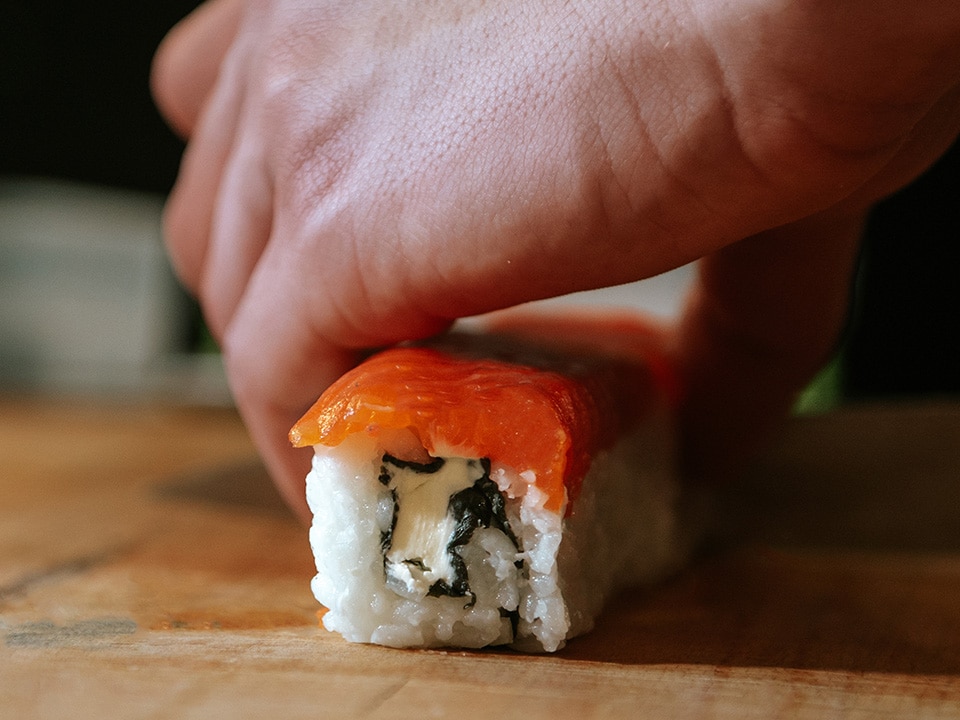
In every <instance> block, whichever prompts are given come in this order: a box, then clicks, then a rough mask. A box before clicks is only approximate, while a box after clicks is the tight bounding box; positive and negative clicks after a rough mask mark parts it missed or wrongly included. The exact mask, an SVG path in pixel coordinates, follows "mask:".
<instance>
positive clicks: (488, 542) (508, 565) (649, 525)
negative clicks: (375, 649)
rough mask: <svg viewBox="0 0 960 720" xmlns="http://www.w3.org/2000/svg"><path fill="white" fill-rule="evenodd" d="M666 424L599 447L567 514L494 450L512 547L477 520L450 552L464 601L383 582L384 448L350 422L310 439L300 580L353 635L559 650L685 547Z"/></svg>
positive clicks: (380, 640) (327, 622)
mask: <svg viewBox="0 0 960 720" xmlns="http://www.w3.org/2000/svg"><path fill="white" fill-rule="evenodd" d="M671 437H672V433H671V432H670V429H669V425H668V424H667V423H666V422H652V421H651V422H646V423H644V424H642V426H641V427H640V428H638V429H637V430H636V431H635V432H634V433H632V434H631V435H630V436H628V437H626V438H625V439H623V440H621V441H620V442H619V443H618V444H617V445H616V446H614V447H613V448H612V449H610V450H608V451H605V452H603V453H601V454H600V455H599V456H598V457H596V458H595V459H594V461H593V463H592V465H591V468H590V472H589V473H588V475H587V477H586V478H585V479H584V483H583V491H582V492H581V493H580V495H579V496H578V497H577V498H576V501H575V502H574V503H573V509H572V512H570V513H569V514H565V513H564V512H563V511H561V513H559V514H558V513H554V512H551V511H549V510H547V509H546V508H545V507H544V503H545V501H546V496H545V495H544V494H543V493H542V492H541V491H540V490H538V489H537V487H536V485H535V478H534V477H533V476H532V473H529V472H525V473H521V474H518V473H516V472H514V471H513V470H512V469H510V468H506V467H502V466H499V465H498V464H497V462H496V459H495V458H494V459H493V460H492V467H491V471H490V479H491V480H493V481H494V482H495V483H496V484H497V486H498V487H499V489H500V491H501V492H502V494H503V496H504V498H505V500H506V515H507V519H508V521H509V524H510V528H511V529H512V531H513V533H514V535H515V536H516V539H517V541H518V544H519V552H518V548H517V547H516V546H515V545H514V544H513V542H512V541H511V540H510V539H509V538H508V537H507V535H506V534H504V533H503V532H502V531H500V530H498V529H495V528H479V529H477V530H476V531H475V532H474V533H473V536H472V537H471V540H470V542H469V543H468V544H467V545H466V546H465V547H464V548H462V550H461V553H460V554H461V557H462V558H463V560H464V562H465V564H466V567H467V572H468V576H469V585H470V590H471V592H472V594H473V596H474V599H475V600H474V599H470V600H469V601H468V599H465V598H464V597H448V596H439V597H432V596H423V597H404V596H403V595H401V594H399V593H398V592H397V591H396V590H395V589H392V588H391V587H389V586H388V582H387V578H386V573H385V570H384V555H383V550H382V548H381V544H380V541H381V533H383V532H386V531H387V530H389V528H390V523H391V520H392V517H393V514H392V513H393V500H392V498H391V496H390V493H389V491H388V490H387V489H386V488H385V487H384V486H383V484H381V483H380V482H379V481H378V472H379V469H380V465H381V459H382V456H383V452H384V449H383V448H380V447H378V446H377V444H376V442H375V440H373V439H372V438H369V437H367V436H362V435H356V436H352V437H350V438H348V439H347V440H346V441H345V442H344V443H342V444H341V445H340V446H338V447H335V448H328V447H325V446H319V445H318V446H317V447H316V448H315V456H314V461H313V468H312V470H311V471H310V473H309V475H308V476H307V501H308V503H309V505H310V509H311V510H312V512H313V514H314V518H313V524H312V527H311V530H310V543H311V546H312V548H313V552H314V556H315V558H316V565H317V575H316V577H315V578H314V580H313V583H312V589H313V593H314V595H315V596H316V598H317V599H318V600H319V601H320V603H321V604H322V605H324V606H325V607H326V608H327V609H328V611H327V612H326V614H325V615H324V616H323V624H324V626H325V627H326V628H327V629H329V630H331V631H335V632H338V633H340V634H342V635H343V636H344V637H345V638H346V639H348V640H351V641H355V642H368V643H376V644H381V645H388V646H393V647H435V646H459V647H473V648H476V647H483V646H487V645H502V644H510V645H512V646H513V647H516V648H518V649H521V650H526V651H548V652H552V651H554V650H557V649H558V648H560V647H562V646H563V644H564V643H565V642H566V640H567V639H569V638H571V637H573V636H575V635H578V634H581V633H583V632H586V631H587V630H589V629H590V628H591V627H592V626H593V624H594V621H595V619H596V617H597V615H598V613H599V612H600V610H601V609H602V606H603V604H604V602H605V601H606V600H607V599H608V598H609V596H610V595H611V593H612V592H613V591H615V590H616V589H619V588H623V587H628V586H633V585H637V584H643V583H649V582H652V581H655V580H657V579H658V578H662V577H663V575H664V574H665V573H667V572H669V571H670V570H671V569H672V568H674V567H675V566H676V565H677V563H678V562H679V561H680V560H681V559H682V557H683V556H684V554H685V550H686V546H687V544H688V543H685V542H684V541H683V538H682V537H681V536H680V533H679V528H678V515H677V503H678V494H679V489H678V486H677V483H676V480H675V474H674V470H673V464H672V457H673V448H672V445H671ZM387 450H389V448H387ZM517 561H522V565H521V567H519V568H518V566H517V565H518V563H517ZM501 609H503V612H502V611H501ZM511 613H512V614H513V617H512V618H511V617H509V615H510V614H511ZM505 615H506V616H505ZM514 625H515V626H516V627H515V629H516V633H515V634H514Z"/></svg>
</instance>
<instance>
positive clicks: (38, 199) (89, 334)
mask: <svg viewBox="0 0 960 720" xmlns="http://www.w3.org/2000/svg"><path fill="white" fill-rule="evenodd" d="M195 5H196V3H194V2H190V1H187V0H170V1H168V2H164V3H120V2H113V1H111V2H96V3H88V2H70V1H69V0H67V1H66V2H51V1H50V0H5V2H4V3H3V7H2V9H0V390H5V391H16V392H23V391H27V392H48V393H53V392H60V393H63V392H66V393H96V394H101V395H114V396H124V397H129V396H153V397H158V396H159V397H162V398H164V399H167V400H174V401H183V402H191V403H214V404H223V403H229V393H228V391H227V389H226V385H225V383H224V381H223V375H222V370H221V368H220V364H219V359H218V356H217V354H216V352H215V348H212V347H211V343H210V341H209V337H208V336H207V335H206V333H205V332H204V328H203V325H202V322H201V320H200V316H199V313H198V311H197V308H196V306H195V305H194V303H193V302H192V301H191V300H190V299H189V298H188V297H187V296H186V295H185V293H183V292H182V290H181V289H180V287H179V286H178V284H177V282H176V280H175V279H174V277H173V275H172V273H171V271H170V268H169V266H168V264H167V260H166V257H165V254H164V250H163V246H162V239H161V235H160V212H161V208H162V204H163V198H164V196H165V195H166V193H167V192H168V191H169V189H170V187H171V185H172V183H173V181H174V178H175V176H176V171H177V166H178V163H179V158H180V154H181V152H182V149H183V148H182V144H181V142H180V141H179V140H178V139H177V138H176V137H175V136H174V135H173V134H172V133H171V132H170V131H169V130H168V129H167V128H166V126H165V125H164V123H163V121H162V120H161V119H160V117H159V115H158V114H157V112H156V110H155V109H154V107H153V103H152V101H151V99H150V95H149V90H148V75H149V67H150V60H151V56H152V54H153V51H154V48H155V47H156V46H157V44H158V43H159V42H160V39H161V38H162V37H163V35H164V34H165V33H166V31H167V30H168V29H169V28H170V27H171V26H172V25H173V24H174V23H175V22H176V21H177V20H179V19H180V18H181V17H183V16H184V15H186V14H187V13H188V12H189V11H190V10H191V9H192V8H193V7H194V6H195ZM958 163H960V149H958V148H957V147H954V149H953V150H952V151H951V152H950V153H949V154H948V155H947V156H946V157H945V158H944V159H943V160H942V161H941V162H940V163H939V164H938V165H937V166H936V167H934V168H933V169H932V170H931V171H930V172H929V173H927V174H926V175H925V176H924V177H923V178H921V179H920V180H919V181H917V182H916V183H915V184H914V185H912V186H911V187H909V188H907V189H906V190H904V191H903V192H901V193H900V194H898V195H897V196H895V197H893V198H890V199H889V200H888V201H886V202H884V203H883V204H882V205H881V206H879V207H878V208H877V209H876V211H875V212H874V213H873V215H872V217H871V220H870V224H869V228H868V238H867V242H866V244H865V247H864V251H863V257H862V262H861V269H860V275H859V280H858V283H857V288H856V292H855V297H854V304H853V311H852V314H851V320H850V326H849V329H848V332H847V335H846V337H845V340H844V343H843V346H842V347H841V348H840V349H839V351H838V354H837V358H836V359H835V361H834V362H833V363H832V364H831V366H830V367H829V368H828V369H827V371H825V373H824V374H823V376H822V377H821V378H820V379H819V380H818V381H817V383H815V384H814V386H813V387H812V389H811V391H810V393H808V406H809V407H811V408H816V407H824V406H829V405H830V404H832V403H834V402H837V401H838V400H844V399H863V398H877V397H883V398H891V397H901V398H902V397H916V396H931V395H951V396H953V395H956V394H957V393H958V392H960V278H958V267H960V263H958V261H960V197H958V195H960V165H958ZM689 272H690V270H689V269H688V268H684V269H681V270H679V271H677V272H675V273H671V274H668V275H666V276H663V277H660V278H654V279H652V280H651V281H646V282H644V283H640V284H637V285H634V286H628V287H623V288H615V289H612V290H610V291H607V292H606V293H604V294H602V295H601V296H600V301H602V302H608V301H612V302H617V303H628V304H637V305H640V306H642V307H645V308H647V309H650V310H652V311H654V312H658V313H662V314H670V313H672V312H674V311H675V309H676V306H677V303H678V302H679V298H680V297H681V295H682V290H683V287H684V285H685V283H686V282H687V279H688V277H689ZM584 300H586V301H593V300H594V298H586V299H584V298H577V301H578V302H580V301H584Z"/></svg>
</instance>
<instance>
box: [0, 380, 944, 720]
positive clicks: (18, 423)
mask: <svg viewBox="0 0 960 720" xmlns="http://www.w3.org/2000/svg"><path fill="white" fill-rule="evenodd" d="M717 514H718V518H719V524H718V533H717V536H716V537H715V539H714V540H713V541H712V542H710V543H709V544H708V545H707V546H706V547H705V548H704V551H703V552H702V553H701V555H700V556H699V557H697V558H696V559H695V561H694V562H693V563H692V564H691V566H690V567H688V568H687V569H685V570H684V571H683V572H681V573H680V574H679V575H677V576H676V577H674V578H671V579H670V580H668V581H667V582H665V583H664V584H663V585H662V586H660V587H657V588H655V589H649V590H644V591H638V592H633V593H625V594H623V595H621V596H620V597H618V598H617V599H616V600H615V601H614V602H613V603H612V604H611V606H610V608H609V609H608V611H607V612H606V613H605V614H604V615H603V617H602V618H601V621H600V623H599V625H598V627H597V628H596V630H595V631H594V632H593V633H591V634H589V635H587V636H585V637H583V638H580V639H577V640H574V641H573V642H571V643H570V644H569V645H568V646H567V648H565V649H564V650H562V651H561V652H559V653H557V654H556V655H553V656H523V655H520V654H517V653H512V652H509V651H482V652H459V651H400V650H391V649H386V648H380V647H372V646H363V645H352V644H348V643H346V642H344V641H343V640H342V639H340V638H339V637H337V636H334V635H331V634H329V633H327V632H326V631H324V630H322V629H320V628H318V627H317V617H316V612H317V609H318V608H317V606H316V603H315V601H314V600H313V598H312V596H311V594H310V590H309V581H310V577H311V575H312V560H311V557H310V552H309V547H308V545H307V538H306V531H305V529H304V528H303V527H301V526H300V525H299V524H298V523H297V521H295V520H294V519H293V517H292V516H291V515H290V514H289V513H288V512H287V511H286V509H285V508H284V507H283V506H282V505H281V503H280V501H279V499H278V497H277V495H276V493H275V492H274V491H273V489H272V487H271V485H270V483H269V481H268V480H267V478H266V476H265V475H264V472H263V470H262V468H261V466H260V465H259V463H258V462H257V460H256V457H255V454H254V451H253V449H252V447H251V445H250V443H249V441H248V439H247V437H246V434H245V432H244V430H243V428H242V426H241V424H240V422H239V421H238V419H237V418H236V416H235V415H234V414H233V413H232V412H230V411H226V410H210V409H196V408H182V407H181V408H170V407H156V406H132V405H124V404H119V403H115V404H84V403H77V402H74V403H61V404H54V403H52V402H49V401H40V400H31V399H11V398H8V399H5V400H0V718H3V719H6V718H48V717H49V718H54V717H56V718H61V717H69V718H128V717H129V718H201V717H202V718H218V717H230V718H246V717H251V718H252V717H265V718H326V717H329V718H430V717H457V718H480V717H484V718H488V717H489V718H494V717H497V718H499V717H523V718H562V717H581V718H619V717H624V718H626V717H630V718H731V719H734V718H736V719H737V720H742V719H744V718H771V717H791V718H818V719H819V718H834V717H836V718H877V717H882V718H887V717H889V718H960V406H958V405H956V404H949V403H945V404H940V405H931V404H925V405H901V406H886V407H860V408H849V409H845V410H843V411H839V412H836V413H833V414H831V415H824V416H818V417H808V418H802V419H798V420H796V421H795V422H793V423H792V424H791V425H790V426H789V427H788V428H787V429H786V431H785V433H784V435H783V437H782V438H781V439H780V440H779V441H778V442H777V443H776V444H775V445H774V447H772V448H771V450H770V451H769V452H768V453H767V454H766V455H765V456H764V457H763V458H761V459H760V460H759V461H758V462H757V464H756V465H755V467H754V468H753V469H752V470H751V472H750V473H749V475H748V476H747V477H746V478H745V479H744V480H743V482H741V483H739V484H738V485H737V486H736V487H733V488H729V489H727V490H726V491H724V493H722V495H721V497H720V498H719V500H718V513H717Z"/></svg>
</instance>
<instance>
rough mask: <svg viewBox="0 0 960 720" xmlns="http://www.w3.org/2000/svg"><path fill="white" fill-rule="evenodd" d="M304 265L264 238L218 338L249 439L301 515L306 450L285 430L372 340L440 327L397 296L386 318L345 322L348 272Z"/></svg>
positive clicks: (392, 339) (348, 299)
mask: <svg viewBox="0 0 960 720" xmlns="http://www.w3.org/2000/svg"><path fill="white" fill-rule="evenodd" d="M281 231H285V229H283V228H276V229H275V232H281ZM311 267H312V268H313V272H312V273H306V274H305V272H304V262H303V258H302V257H301V256H299V255H298V254H296V253H294V252H290V248H289V247H288V246H286V245H284V244H281V243H279V242H274V241H271V242H270V243H268V245H267V247H266V249H265V251H264V253H263V255H262V256H261V257H260V260H259V262H258V263H257V265H256V268H255V269H254V271H253V274H252V275H251V277H250V280H249V283H248V284H247V287H246V290H245V292H244V294H243V297H242V299H241V301H240V303H239V305H238V307H237V310H236V313H235V314H234V315H233V317H232V319H231V320H230V323H229V326H228V328H227V330H226V332H225V335H224V339H223V347H224V358H225V362H226V367H227V373H228V376H229V379H230V384H231V387H232V389H233V392H234V398H235V400H236V402H237V406H238V408H239V410H240V412H241V414H242V416H243V418H244V420H245V422H246V425H247V427H248V429H249V431H250V434H251V437H252V438H253V440H254V442H255V444H256V445H257V448H258V450H259V451H260V453H261V455H262V457H263V459H264V462H265V463H266V465H267V468H268V469H269V471H270V473H271V476H272V477H273V478H274V480H275V482H276V484H277V486H278V487H279V489H280V492H281V494H282V495H283V497H284V499H285V500H286V501H287V502H288V503H289V504H290V506H291V507H292V508H294V510H295V511H296V512H297V513H298V514H299V515H300V516H301V517H303V518H305V519H306V518H309V515H308V512H307V507H306V501H305V498H304V478H305V477H306V472H307V469H308V468H309V458H310V453H309V451H307V450H303V449H301V450H294V449H293V448H292V447H291V446H290V443H289V440H288V432H289V430H290V428H291V427H292V426H293V424H294V423H295V422H296V420H297V419H299V417H300V416H301V415H302V414H303V413H304V412H305V411H306V410H307V409H308V408H309V407H310V405H312V404H313V402H314V401H315V400H316V399H317V397H318V396H319V395H320V393H321V392H322V391H323V390H324V389H325V388H326V387H327V386H328V385H330V384H331V383H332V382H333V381H334V380H336V379H337V378H338V377H340V375H342V374H343V373H344V372H346V371H347V370H348V369H349V368H351V367H352V366H353V365H355V364H356V363H357V361H358V360H359V359H360V357H361V356H362V354H363V353H364V352H365V350H366V348H367V347H369V346H370V345H371V344H372V343H375V342H376V341H377V340H380V341H382V342H383V343H384V344H386V343H392V342H396V341H398V340H400V339H405V338H412V337H423V336H426V335H430V334H434V333H436V332H440V331H441V330H442V329H443V328H444V327H445V326H446V323H445V322H444V321H440V320H433V319H431V318H425V317H418V316H417V314H416V313H415V312H413V311H409V310H403V309H402V306H403V302H402V300H398V301H397V306H398V307H399V308H401V309H398V310H397V311H396V312H395V313H394V314H393V315H392V321H390V320H384V321H383V322H382V323H378V322H377V319H376V318H377V315H378V311H376V310H369V309H368V311H367V312H362V311H361V313H360V314H361V315H363V316H364V317H369V318H370V319H371V323H370V326H368V327H356V328H355V327H352V326H351V325H350V323H349V322H348V321H347V322H345V321H344V319H343V318H344V315H345V313H338V312H337V309H336V308H337V307H338V306H341V304H342V303H344V302H348V303H349V302H353V301H355V302H357V303H359V302H361V301H360V300H359V299H358V298H357V296H356V293H355V292H354V291H353V289H352V286H353V285H354V284H355V283H354V280H355V278H349V277H329V271H325V270H324V268H323V266H322V264H314V265H311ZM379 314H380V315H381V316H382V315H383V312H380V313H379ZM387 326H389V327H390V330H389V331H388V330H386V329H385V328H386V327H387Z"/></svg>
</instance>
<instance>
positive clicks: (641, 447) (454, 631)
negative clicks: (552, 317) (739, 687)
mask: <svg viewBox="0 0 960 720" xmlns="http://www.w3.org/2000/svg"><path fill="white" fill-rule="evenodd" d="M600 327H601V328H602V331H601V332H597V324H596V323H595V322H593V321H581V320H577V319H573V320H569V321H567V322H561V323H557V322H556V321H553V322H546V321H539V320H534V321H532V322H531V321H529V320H526V321H522V322H513V323H505V324H503V325H502V326H501V327H500V328H499V329H498V330H497V331H488V332H482V333H453V334H450V335H449V336H447V337H445V338H443V339H441V340H439V341H435V342H433V343H430V344H425V345H412V346H402V347H397V348H393V349H389V350H386V351H383V352H381V353H379V354H377V355H374V356H373V357H371V358H369V359H368V360H367V361H366V362H364V363H363V364H361V365H359V366H358V367H356V368H355V369H353V370H352V371H350V372H348V373H347V374H346V375H344V376H343V377H342V378H341V379H340V380H339V381H338V382H336V383H335V384H333V385H332V386H331V387H330V388H329V389H328V390H327V391H326V392H325V393H324V394H323V395H322V396H321V397H320V399H319V400H318V401H317V403H316V404H315V405H314V406H313V407H312V408H311V409H310V410H309V411H308V412H307V413H306V414H305V415H304V416H303V418H301V419H300V421H299V422H297V424H296V425H295V426H294V427H293V428H292V430H291V431H290V439H291V441H292V443H293V444H294V445H295V446H297V447H309V446H312V447H313V449H314V457H313V464H312V469H311V470H310V472H309V474H308V476H307V479H306V484H307V491H306V492H307V500H308V503H309V506H310V509H311V511H312V513H313V523H312V526H311V530H310V542H311V546H312V549H313V552H314V556H315V559H316V566H317V574H316V576H315V578H314V580H313V582H312V590H313V592H314V595H315V596H316V598H317V599H318V600H319V602H320V603H321V604H322V605H323V606H324V607H325V608H326V609H327V610H326V612H325V614H323V616H322V617H323V619H322V622H323V624H324V626H325V627H326V628H327V629H329V630H331V631H335V632H338V633H340V634H342V635H343V636H344V637H345V638H347V639H348V640H351V641H357V642H367V643H376V644H382V645H388V646H394V647H436V646H457V647H469V648H479V647H484V646H489V645H510V646H512V647H514V648H517V649H520V650H525V651H534V652H537V651H547V652H552V651H555V650H557V649H559V648H561V647H562V646H563V645H564V644H565V642H566V641H567V640H568V639H569V638H572V637H574V636H575V635H578V634H581V633H583V632H586V631H587V630H589V629H590V628H591V627H592V626H593V624H594V621H595V619H596V617H597V615H598V613H599V612H600V611H601V609H602V606H603V604H604V602H605V601H606V600H607V599H608V598H609V597H610V595H611V593H613V592H614V591H616V590H618V589H620V588H624V587H627V586H634V585H637V584H641V583H649V582H652V581H655V580H657V579H659V578H662V577H663V575H664V574H665V573H667V572H669V571H670V570H672V569H673V568H674V567H676V565H677V564H678V563H679V562H680V561H681V560H682V556H683V555H684V553H685V550H684V548H685V547H686V545H687V543H685V542H683V539H682V537H681V533H680V529H679V524H678V515H677V503H678V499H679V488H678V484H677V481H676V475H675V472H674V467H673V460H674V458H673V455H674V447H673V435H674V432H673V425H672V419H673V411H674V405H675V402H676V398H677V393H678V389H677V383H676V381H675V378H674V376H673V374H672V373H671V372H670V370H669V364H668V363H666V362H665V361H664V359H663V355H662V353H659V352H658V351H657V349H656V338H657V335H656V333H655V332H654V331H652V330H651V329H650V328H649V327H647V326H646V325H642V324H638V323H637V322H635V321H633V320H623V319H621V320H617V321H611V322H607V323H604V324H603V325H602V326H600ZM587 330H590V331H591V333H592V334H591V335H590V336H587V335H585V333H586V331H587ZM558 338H564V339H563V340H560V339H558ZM572 338H578V340H577V341H575V342H573V341H572V340H571V339H572Z"/></svg>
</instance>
